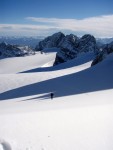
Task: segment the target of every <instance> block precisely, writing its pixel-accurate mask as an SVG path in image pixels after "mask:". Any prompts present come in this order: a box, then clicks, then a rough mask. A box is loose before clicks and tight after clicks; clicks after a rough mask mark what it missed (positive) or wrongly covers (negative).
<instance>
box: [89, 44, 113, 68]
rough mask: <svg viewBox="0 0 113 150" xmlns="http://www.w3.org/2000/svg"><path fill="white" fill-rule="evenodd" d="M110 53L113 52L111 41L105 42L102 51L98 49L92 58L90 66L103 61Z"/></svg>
mask: <svg viewBox="0 0 113 150" xmlns="http://www.w3.org/2000/svg"><path fill="white" fill-rule="evenodd" d="M110 53H113V42H111V43H110V44H106V45H105V46H104V47H103V49H102V51H100V52H99V54H98V55H97V56H96V58H95V59H94V60H93V62H92V64H91V66H93V65H96V64H97V63H99V62H101V61H103V60H104V59H105V58H106V57H107V56H108V55H109V54H110Z"/></svg>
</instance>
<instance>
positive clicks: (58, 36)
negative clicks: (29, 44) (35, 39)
mask: <svg viewBox="0 0 113 150" xmlns="http://www.w3.org/2000/svg"><path fill="white" fill-rule="evenodd" d="M64 37H65V35H64V34H63V33H61V32H58V33H55V34H53V35H52V36H48V37H47V38H45V39H44V40H42V41H40V42H39V44H38V45H37V46H36V48H35V50H36V51H41V50H43V49H45V48H52V47H58V45H59V43H60V41H61V40H62V39H63V38H64Z"/></svg>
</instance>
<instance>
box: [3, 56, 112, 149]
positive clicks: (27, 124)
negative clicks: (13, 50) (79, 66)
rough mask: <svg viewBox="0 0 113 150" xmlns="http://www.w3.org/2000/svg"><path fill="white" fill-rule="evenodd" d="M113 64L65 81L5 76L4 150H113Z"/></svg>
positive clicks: (42, 75)
mask: <svg viewBox="0 0 113 150" xmlns="http://www.w3.org/2000/svg"><path fill="white" fill-rule="evenodd" d="M112 60H113V54H110V55H109V56H108V57H107V58H106V59H105V60H104V61H102V62H101V63H99V64H97V65H95V66H93V67H91V68H88V69H86V70H83V71H81V72H78V73H74V71H73V74H69V73H70V70H71V68H70V69H69V68H68V69H64V70H65V71H64V72H65V76H64V75H63V76H60V77H59V75H61V72H62V74H63V70H61V71H60V70H59V71H60V72H59V74H58V71H53V72H52V71H50V72H38V73H31V74H5V75H4V74H3V75H2V74H1V75H0V79H1V81H0V83H3V84H0V92H1V94H0V99H1V101H0V148H1V150H10V149H11V150H36V149H37V150H53V149H54V150H59V149H61V150H69V149H71V150H75V149H80V150H95V149H96V150H100V149H102V150H108V149H109V150H112V149H113V145H112V141H113V119H112V118H113V80H112V77H113V67H112V66H113V61H112ZM75 69H76V67H75ZM8 86H9V87H8ZM50 92H55V97H54V99H53V100H50ZM6 148H7V149H6Z"/></svg>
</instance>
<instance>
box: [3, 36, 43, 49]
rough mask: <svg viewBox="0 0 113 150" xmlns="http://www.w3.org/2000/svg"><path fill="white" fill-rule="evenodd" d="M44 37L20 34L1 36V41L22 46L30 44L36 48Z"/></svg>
mask: <svg viewBox="0 0 113 150" xmlns="http://www.w3.org/2000/svg"><path fill="white" fill-rule="evenodd" d="M43 38H44V37H41V36H37V37H26V36H23V37H18V36H0V43H2V42H3V41H4V42H6V43H9V44H11V45H20V46H26V45H28V46H30V47H32V48H35V47H36V45H37V43H38V42H39V41H41V40H42V39H43Z"/></svg>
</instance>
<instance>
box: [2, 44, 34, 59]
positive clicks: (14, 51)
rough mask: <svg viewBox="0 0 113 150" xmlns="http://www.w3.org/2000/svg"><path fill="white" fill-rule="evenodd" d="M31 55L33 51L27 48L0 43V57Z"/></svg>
mask: <svg viewBox="0 0 113 150" xmlns="http://www.w3.org/2000/svg"><path fill="white" fill-rule="evenodd" d="M31 54H34V51H33V50H32V49H31V48H30V47H28V46H20V47H19V46H16V45H11V44H7V43H5V42H2V43H0V56H2V57H19V56H25V55H31Z"/></svg>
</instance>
